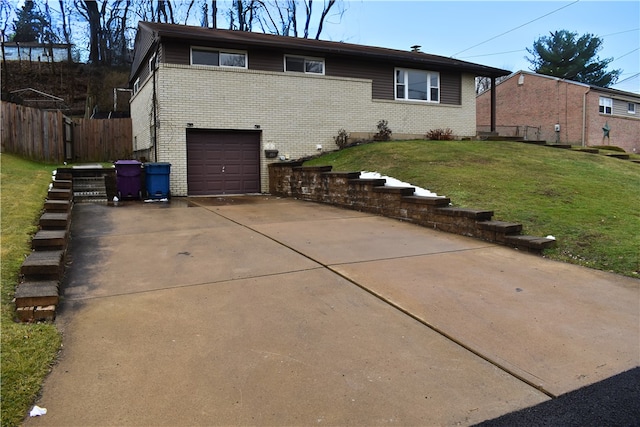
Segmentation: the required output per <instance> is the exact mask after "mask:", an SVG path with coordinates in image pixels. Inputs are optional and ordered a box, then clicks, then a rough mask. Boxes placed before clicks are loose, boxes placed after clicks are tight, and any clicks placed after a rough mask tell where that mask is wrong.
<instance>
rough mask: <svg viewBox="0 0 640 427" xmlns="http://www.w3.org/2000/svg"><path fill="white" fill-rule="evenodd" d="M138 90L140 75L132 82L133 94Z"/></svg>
mask: <svg viewBox="0 0 640 427" xmlns="http://www.w3.org/2000/svg"><path fill="white" fill-rule="evenodd" d="M139 90H140V77H138V78H137V79H136V81H135V82H133V94H134V95H135V94H136V93H138V91H139Z"/></svg>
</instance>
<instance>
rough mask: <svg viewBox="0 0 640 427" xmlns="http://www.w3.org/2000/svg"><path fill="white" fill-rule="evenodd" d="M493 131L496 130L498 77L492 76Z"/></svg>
mask: <svg viewBox="0 0 640 427" xmlns="http://www.w3.org/2000/svg"><path fill="white" fill-rule="evenodd" d="M490 131H491V132H495V131H496V78H495V77H491V129H490Z"/></svg>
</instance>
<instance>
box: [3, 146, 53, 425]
mask: <svg viewBox="0 0 640 427" xmlns="http://www.w3.org/2000/svg"><path fill="white" fill-rule="evenodd" d="M0 160H1V163H0V167H1V182H0V191H1V194H0V196H1V197H0V200H1V203H2V205H1V218H2V220H1V226H2V275H1V280H2V283H1V285H2V297H1V305H2V312H1V316H2V317H1V323H0V327H1V329H2V337H1V345H2V347H1V357H2V359H0V361H1V368H2V374H1V375H2V388H1V390H0V391H1V393H0V400H1V402H0V404H1V407H0V414H1V415H2V426H16V425H19V424H20V422H21V421H22V419H23V418H24V416H25V415H26V414H27V412H28V411H29V409H30V406H31V405H32V404H33V402H34V400H35V398H36V396H37V394H38V392H39V390H40V387H41V384H42V380H43V379H44V377H45V375H46V374H47V373H48V372H49V368H50V366H51V364H52V363H53V361H54V360H55V357H56V354H57V352H58V350H59V348H60V343H61V336H60V333H59V332H58V330H57V329H56V327H55V325H53V324H51V323H41V324H24V323H16V322H14V309H15V308H14V305H13V303H12V299H13V295H14V292H15V288H16V285H17V283H18V272H19V271H20V266H21V265H22V261H23V260H24V257H25V256H26V255H27V254H28V253H29V252H30V251H31V249H30V248H31V236H32V235H33V234H34V233H35V232H36V231H37V222H38V218H39V217H40V214H41V211H42V207H43V203H44V199H45V197H46V194H47V189H48V186H49V183H50V182H51V171H52V170H54V169H55V166H51V165H42V164H38V163H33V162H28V161H25V160H22V159H19V158H17V157H15V156H11V155H8V154H1V155H0Z"/></svg>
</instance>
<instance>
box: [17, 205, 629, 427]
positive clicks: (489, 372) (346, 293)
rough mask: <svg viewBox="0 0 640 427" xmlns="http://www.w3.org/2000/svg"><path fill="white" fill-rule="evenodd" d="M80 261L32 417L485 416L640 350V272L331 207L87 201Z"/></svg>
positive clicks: (530, 402) (402, 421) (356, 420)
mask: <svg viewBox="0 0 640 427" xmlns="http://www.w3.org/2000/svg"><path fill="white" fill-rule="evenodd" d="M68 259H69V265H68V267H67V274H66V278H65V281H64V283H63V304H62V307H61V310H60V312H59V315H58V319H57V320H56V322H57V323H58V325H59V326H60V328H61V329H62V331H63V334H64V340H63V342H64V348H63V350H62V352H61V355H60V360H59V362H58V364H57V365H56V366H55V367H54V368H53V370H52V372H51V374H50V375H49V377H48V378H47V380H46V382H45V385H44V390H43V393H42V396H41V398H40V399H39V401H38V402H37V404H38V405H39V406H41V407H45V408H47V410H48V413H47V414H46V415H45V416H42V417H38V418H29V419H26V420H25V425H28V426H32V425H47V426H53V425H56V426H72V425H73V426H97V425H104V426H115V425H123V426H124V425H172V426H173V425H175V426H177V425H180V426H185V425H305V426H306V425H363V426H364V425H367V426H371V425H387V424H396V425H412V426H415V425H447V426H448V425H470V424H475V423H479V422H482V421H485V420H491V419H494V418H497V417H500V416H501V415H504V414H508V413H512V412H514V411H518V410H521V409H523V408H527V407H534V406H535V405H538V404H541V403H544V402H548V401H550V400H552V399H554V397H556V396H559V395H562V394H565V393H569V392H572V391H575V390H578V389H580V388H582V387H585V386H589V385H593V384H596V383H599V382H601V381H603V380H606V379H608V378H610V377H612V376H614V375H616V374H620V373H623V372H625V371H628V370H630V369H633V368H636V367H638V366H640V286H639V283H640V281H638V280H636V279H632V278H626V277H622V276H617V275H613V274H608V273H604V272H599V271H595V270H590V269H586V268H581V267H577V266H572V265H567V264H563V263H558V262H553V261H550V260H547V259H544V258H541V257H537V256H534V255H529V254H524V253H520V252H518V251H516V250H514V249H510V248H506V247H500V246H496V245H493V244H488V243H485V242H482V241H479V240H475V239H470V238H465V237H461V236H457V235H452V234H446V233H442V232H437V231H433V230H429V229H426V228H422V227H418V226H414V225H412V224H408V223H402V222H398V221H396V220H393V219H387V218H382V217H378V216H374V215H371V214H365V213H360V212H356V211H349V210H342V209H337V208H333V207H330V206H326V205H318V204H313V203H308V202H302V201H298V200H293V199H279V198H274V197H270V196H251V197H249V196H246V197H225V198H196V199H173V200H172V201H171V202H170V203H148V204H147V203H141V202H126V203H120V204H119V205H118V206H106V205H98V204H77V205H76V206H75V207H74V211H73V221H72V241H71V245H70V249H69V254H68ZM632 409H633V408H632Z"/></svg>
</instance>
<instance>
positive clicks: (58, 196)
mask: <svg viewBox="0 0 640 427" xmlns="http://www.w3.org/2000/svg"><path fill="white" fill-rule="evenodd" d="M71 196H72V191H71V190H70V189H68V188H52V189H51V190H49V193H48V194H47V199H49V200H71Z"/></svg>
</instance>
